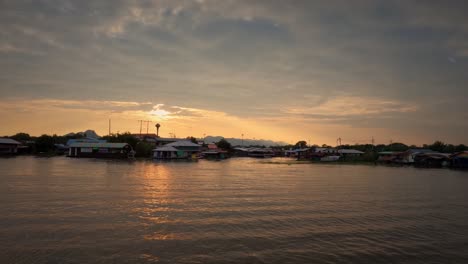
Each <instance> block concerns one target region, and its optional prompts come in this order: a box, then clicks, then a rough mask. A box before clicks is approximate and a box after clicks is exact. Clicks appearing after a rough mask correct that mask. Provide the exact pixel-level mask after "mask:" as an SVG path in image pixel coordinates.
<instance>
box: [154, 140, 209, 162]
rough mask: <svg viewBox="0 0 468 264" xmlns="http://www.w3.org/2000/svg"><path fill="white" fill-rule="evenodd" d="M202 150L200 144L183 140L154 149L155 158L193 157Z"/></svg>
mask: <svg viewBox="0 0 468 264" xmlns="http://www.w3.org/2000/svg"><path fill="white" fill-rule="evenodd" d="M199 152H200V145H198V144H195V143H193V142H190V141H187V140H182V141H176V142H172V143H169V144H165V145H164V146H161V147H158V148H156V149H154V150H153V158H154V159H191V158H196V155H197V154H198V153H199Z"/></svg>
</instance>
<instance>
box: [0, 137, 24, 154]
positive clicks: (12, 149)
mask: <svg viewBox="0 0 468 264" xmlns="http://www.w3.org/2000/svg"><path fill="white" fill-rule="evenodd" d="M20 145H21V143H19V142H18V141H16V140H14V139H11V138H0V154H5V155H8V154H16V153H18V147H19V146H20Z"/></svg>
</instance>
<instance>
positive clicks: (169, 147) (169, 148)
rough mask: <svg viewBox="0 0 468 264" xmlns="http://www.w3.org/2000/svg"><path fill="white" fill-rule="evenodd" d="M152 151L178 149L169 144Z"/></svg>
mask: <svg viewBox="0 0 468 264" xmlns="http://www.w3.org/2000/svg"><path fill="white" fill-rule="evenodd" d="M153 151H165V152H171V151H179V150H178V149H176V148H174V147H171V146H167V145H166V146H162V147H159V148H156V149H154V150H153Z"/></svg>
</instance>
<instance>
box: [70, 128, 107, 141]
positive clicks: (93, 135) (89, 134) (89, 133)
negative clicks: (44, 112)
mask: <svg viewBox="0 0 468 264" xmlns="http://www.w3.org/2000/svg"><path fill="white" fill-rule="evenodd" d="M76 135H80V136H83V137H87V138H96V139H98V138H100V136H99V135H98V134H97V133H96V132H95V131H94V130H91V129H88V130H86V131H84V132H76V133H74V132H71V133H68V134H66V135H65V136H67V137H74V136H76Z"/></svg>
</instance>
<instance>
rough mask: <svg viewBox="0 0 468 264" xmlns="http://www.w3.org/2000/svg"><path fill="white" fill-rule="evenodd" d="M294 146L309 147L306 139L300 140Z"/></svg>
mask: <svg viewBox="0 0 468 264" xmlns="http://www.w3.org/2000/svg"><path fill="white" fill-rule="evenodd" d="M294 147H296V148H306V147H307V142H306V141H305V140H301V141H298V142H297V143H296V144H295V145H294Z"/></svg>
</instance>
